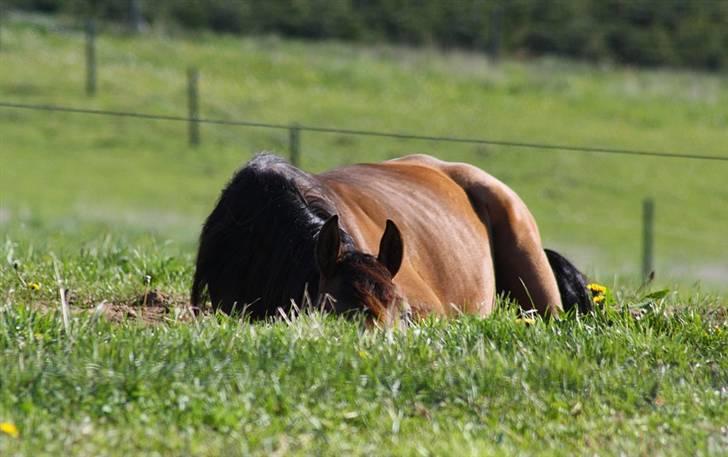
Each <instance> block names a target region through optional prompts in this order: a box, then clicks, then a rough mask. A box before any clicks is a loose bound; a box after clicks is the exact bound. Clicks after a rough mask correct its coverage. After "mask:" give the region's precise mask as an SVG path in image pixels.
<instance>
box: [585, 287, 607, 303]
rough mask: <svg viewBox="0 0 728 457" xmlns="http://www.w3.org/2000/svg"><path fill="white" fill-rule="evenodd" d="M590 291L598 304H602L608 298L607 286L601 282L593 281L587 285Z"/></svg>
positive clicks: (593, 299)
mask: <svg viewBox="0 0 728 457" xmlns="http://www.w3.org/2000/svg"><path fill="white" fill-rule="evenodd" d="M586 287H587V289H589V292H591V294H592V301H593V302H594V303H596V304H601V303H603V302H604V300H606V298H607V288H606V286H603V285H601V284H597V283H591V284H589V285H587V286H586Z"/></svg>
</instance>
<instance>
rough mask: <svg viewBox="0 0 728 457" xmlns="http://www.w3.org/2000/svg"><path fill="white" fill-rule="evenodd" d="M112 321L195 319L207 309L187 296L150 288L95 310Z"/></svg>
mask: <svg viewBox="0 0 728 457" xmlns="http://www.w3.org/2000/svg"><path fill="white" fill-rule="evenodd" d="M93 312H95V313H98V314H100V315H103V316H104V317H106V318H107V319H109V320H110V321H112V322H125V321H129V320H138V321H141V322H143V323H145V324H158V323H162V322H171V321H182V322H190V321H193V320H194V319H195V318H196V317H197V316H199V315H201V314H203V313H206V312H207V311H206V310H201V309H200V308H197V307H194V306H192V305H190V303H189V301H188V300H187V299H186V298H183V297H181V296H179V295H173V294H166V293H164V292H161V291H159V290H150V291H148V292H145V293H143V294H141V295H139V296H137V297H133V298H132V299H130V300H128V301H123V300H122V301H120V302H113V303H110V302H106V301H104V302H102V303H100V304H99V305H97V306H96V308H95V310H94V311H93Z"/></svg>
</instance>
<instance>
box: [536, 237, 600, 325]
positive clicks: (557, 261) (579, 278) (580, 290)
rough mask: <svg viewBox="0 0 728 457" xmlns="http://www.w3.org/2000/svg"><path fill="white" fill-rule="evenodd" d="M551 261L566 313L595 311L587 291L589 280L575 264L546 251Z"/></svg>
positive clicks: (557, 254)
mask: <svg viewBox="0 0 728 457" xmlns="http://www.w3.org/2000/svg"><path fill="white" fill-rule="evenodd" d="M544 251H546V257H547V258H548V259H549V264H550V265H551V270H553V272H554V275H555V276H556V282H557V283H558V285H559V294H560V295H561V303H562V304H563V305H564V311H570V310H572V309H574V308H576V309H577V310H578V311H579V312H580V313H589V312H591V311H592V310H593V309H594V303H592V299H591V294H590V293H589V290H588V289H587V278H586V276H585V275H584V273H582V272H581V271H579V270H578V269H577V268H576V267H575V266H574V264H573V263H571V262H570V261H569V260H567V259H566V258H565V257H564V256H562V255H561V254H559V253H558V252H556V251H552V250H551V249H544Z"/></svg>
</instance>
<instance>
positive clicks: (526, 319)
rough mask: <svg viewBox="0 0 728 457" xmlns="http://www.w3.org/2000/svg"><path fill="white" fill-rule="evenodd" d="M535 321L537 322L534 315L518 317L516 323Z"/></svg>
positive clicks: (522, 323) (530, 323)
mask: <svg viewBox="0 0 728 457" xmlns="http://www.w3.org/2000/svg"><path fill="white" fill-rule="evenodd" d="M535 323H536V319H534V318H532V317H519V318H518V319H516V324H521V325H533V324H535Z"/></svg>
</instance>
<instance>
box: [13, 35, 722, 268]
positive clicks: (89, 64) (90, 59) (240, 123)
mask: <svg viewBox="0 0 728 457" xmlns="http://www.w3.org/2000/svg"><path fill="white" fill-rule="evenodd" d="M95 36H96V33H95V28H94V27H93V26H92V25H89V26H88V28H87V34H86V45H87V46H86V53H85V54H86V56H85V61H86V78H85V79H86V93H87V95H89V96H93V95H95V94H96V52H95V45H94V40H95ZM187 78H188V91H187V98H188V100H187V101H188V113H187V115H186V116H184V115H166V114H157V113H151V112H136V111H123V110H113V109H98V108H85V107H79V106H67V105H56V104H51V103H22V102H16V101H12V100H0V109H3V110H15V111H35V112H47V113H52V112H55V113H66V114H69V115H79V116H97V117H111V118H113V117H115V118H133V119H139V120H146V121H155V122H156V121H162V122H175V123H185V124H187V126H188V127H187V128H188V131H189V135H188V139H189V144H190V145H191V146H193V147H194V146H197V145H198V144H199V143H200V142H201V139H200V126H201V125H219V126H234V127H244V128H256V129H270V130H277V131H282V132H286V131H287V132H288V142H289V151H290V160H291V162H292V163H293V164H294V165H300V163H301V156H302V153H303V151H302V148H301V144H300V143H301V133H302V132H311V133H321V134H335V135H351V136H361V137H378V138H385V139H386V138H388V139H396V140H409V141H423V142H444V143H459V144H466V145H485V146H497V147H503V148H510V149H521V150H533V151H541V152H549V151H552V152H571V153H586V154H604V155H613V156H623V157H624V156H633V157H652V158H656V159H680V160H686V161H704V162H708V163H717V162H728V151H721V153H719V154H714V155H711V154H703V153H688V152H685V151H670V150H645V149H630V148H619V147H611V146H603V145H588V144H587V145H584V144H581V145H574V144H557V143H548V142H539V141H530V140H527V139H498V138H473V137H461V136H457V135H426V134H420V133H417V132H396V131H377V130H365V129H356V128H344V127H337V126H325V125H313V124H298V123H275V122H266V121H262V120H249V119H222V118H206V117H201V116H200V114H199V106H200V103H199V100H198V97H199V90H198V88H197V84H198V81H199V72H198V70H197V69H196V68H190V69H189V71H188V75H187ZM642 202H643V211H642V228H643V230H642V237H641V245H642V264H641V269H642V274H643V275H644V276H647V275H648V274H649V273H650V272H651V271H653V270H654V260H653V258H654V248H653V245H654V234H653V232H654V213H655V211H654V200H653V199H652V198H651V197H647V196H645V197H644V198H643V200H642ZM637 227H638V225H637V224H635V226H634V227H633V228H637ZM661 231H663V230H662V228H661Z"/></svg>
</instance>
